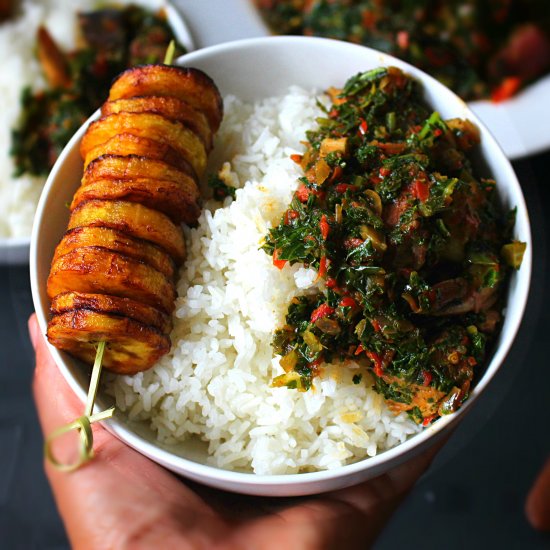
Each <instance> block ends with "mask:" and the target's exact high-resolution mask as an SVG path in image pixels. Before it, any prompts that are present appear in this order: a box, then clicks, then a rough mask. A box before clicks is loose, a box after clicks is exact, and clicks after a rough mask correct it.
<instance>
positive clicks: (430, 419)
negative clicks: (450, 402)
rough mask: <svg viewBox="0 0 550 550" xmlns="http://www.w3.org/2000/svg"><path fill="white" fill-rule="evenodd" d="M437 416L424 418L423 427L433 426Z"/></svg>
mask: <svg viewBox="0 0 550 550" xmlns="http://www.w3.org/2000/svg"><path fill="white" fill-rule="evenodd" d="M436 416H437V415H435V414H432V416H427V417H426V418H424V420H423V422H422V426H427V425H428V424H431V422H432V420H433V419H434V418H435V417H436Z"/></svg>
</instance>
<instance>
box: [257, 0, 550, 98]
mask: <svg viewBox="0 0 550 550" xmlns="http://www.w3.org/2000/svg"><path fill="white" fill-rule="evenodd" d="M255 3H256V5H257V6H258V9H259V10H260V13H261V14H262V15H263V16H264V18H265V20H266V22H267V23H268V25H269V26H270V27H271V29H273V31H274V32H276V33H278V34H303V35H306V36H324V37H328V38H335V39H339V40H347V41H349V42H354V43H357V44H363V45H365V46H369V47H371V48H374V49H377V50H380V51H383V52H386V53H389V54H391V55H394V56H396V57H399V58H400V59H403V60H405V61H407V62H409V63H411V64H412V65H414V66H416V67H419V68H420V69H422V70H424V71H426V72H427V73H429V74H431V75H432V76H434V77H436V78H437V79H438V80H440V81H441V82H442V83H443V84H445V85H446V86H448V87H449V88H451V89H453V90H454V91H455V92H456V93H457V94H458V95H460V96H461V97H462V98H463V99H465V100H467V101H469V100H473V99H480V98H489V97H491V98H492V99H493V101H497V102H498V101H503V100H506V99H508V98H510V97H511V96H513V95H514V94H515V93H517V92H518V90H520V89H521V88H523V87H524V86H525V85H527V84H529V83H530V82H532V81H533V80H536V79H537V78H540V77H541V76H543V75H545V74H547V73H548V72H550V10H549V9H548V0H447V1H445V2H443V1H441V0H415V1H413V2H411V1H410V0H385V1H381V0H255Z"/></svg>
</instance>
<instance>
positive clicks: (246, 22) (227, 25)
mask: <svg viewBox="0 0 550 550" xmlns="http://www.w3.org/2000/svg"><path fill="white" fill-rule="evenodd" d="M174 3H175V4H177V5H178V6H179V7H180V8H181V10H182V12H183V14H184V16H185V18H186V19H187V21H188V23H189V26H190V28H191V31H192V32H193V35H194V37H195V41H196V44H197V48H203V47H205V46H212V45H214V44H219V43H222V42H228V41H230V40H237V39H239V38H253V37H258V36H268V35H269V34H270V31H269V29H268V28H267V27H266V25H265V24H264V22H263V21H262V18H261V17H260V15H259V14H258V12H257V10H256V8H255V7H254V5H253V2H252V0H209V1H208V2H197V0H174ZM207 5H208V8H207ZM469 106H470V107H471V109H472V110H473V111H474V112H475V113H476V114H477V115H478V116H479V118H480V119H481V120H482V121H483V122H484V123H485V125H486V126H487V127H488V128H489V130H490V131H491V133H492V134H493V136H494V137H495V138H496V140H497V141H498V143H499V145H500V146H501V147H502V148H503V149H504V152H505V154H506V156H507V157H508V158H509V159H510V160H516V159H519V158H522V157H525V156H528V155H533V154H535V153H539V152H541V151H544V150H545V149H550V75H549V76H547V77H545V78H543V79H541V80H539V81H538V82H536V83H535V84H533V85H531V86H529V88H527V89H525V90H524V91H523V92H521V93H520V94H519V95H518V96H517V97H515V98H513V99H511V100H509V101H505V102H503V103H498V104H497V103H492V102H491V101H474V102H471V103H470V105H469Z"/></svg>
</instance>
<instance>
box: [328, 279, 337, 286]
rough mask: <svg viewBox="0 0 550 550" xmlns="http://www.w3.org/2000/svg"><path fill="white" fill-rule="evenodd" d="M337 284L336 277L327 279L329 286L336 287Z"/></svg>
mask: <svg viewBox="0 0 550 550" xmlns="http://www.w3.org/2000/svg"><path fill="white" fill-rule="evenodd" d="M337 285H338V283H337V282H336V279H331V278H329V279H327V288H336V286H337Z"/></svg>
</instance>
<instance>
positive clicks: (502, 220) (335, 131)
mask: <svg viewBox="0 0 550 550" xmlns="http://www.w3.org/2000/svg"><path fill="white" fill-rule="evenodd" d="M328 94H329V96H330V98H331V100H332V105H331V107H330V108H329V109H324V111H325V112H326V116H325V117H323V118H320V119H318V121H317V122H318V129H316V130H312V131H310V132H308V133H307V140H308V141H307V149H306V152H305V154H304V155H294V156H293V160H294V161H295V162H297V163H299V164H300V165H301V167H302V169H303V171H304V176H303V177H302V178H301V179H300V185H299V187H298V189H297V191H296V192H295V193H294V196H293V199H292V202H291V203H290V205H289V207H288V209H287V210H286V211H285V213H284V215H283V217H282V220H281V222H280V223H279V225H278V226H276V227H274V228H273V229H271V230H270V231H269V234H268V235H267V236H266V239H265V244H264V245H263V248H264V250H265V251H266V252H267V253H268V254H271V255H273V263H274V265H275V266H276V267H278V268H279V269H284V266H285V265H286V263H287V262H288V263H290V264H294V263H302V264H304V265H305V266H310V267H312V268H314V269H316V270H317V272H318V280H317V283H318V284H317V285H316V290H315V291H314V292H309V293H306V294H304V295H302V296H299V297H297V298H295V299H294V300H293V301H292V303H291V304H290V305H289V306H288V313H287V315H286V324H285V325H284V326H283V327H281V328H280V329H279V330H277V331H276V333H275V335H274V339H273V346H274V349H275V352H276V353H278V354H280V355H281V356H282V358H281V366H282V367H283V369H284V370H285V374H283V375H281V376H279V377H277V378H275V379H274V380H273V385H274V386H287V387H288V388H294V389H298V390H300V391H307V390H308V389H309V388H311V386H312V384H314V383H315V377H316V376H317V375H318V374H319V373H320V371H321V369H322V365H323V363H329V362H330V363H339V364H341V365H342V368H353V369H356V374H355V376H354V379H353V380H354V382H355V383H356V384H373V385H374V387H375V389H376V390H377V391H378V392H379V393H380V394H382V395H383V396H384V398H385V400H386V402H387V404H388V406H389V407H390V409H391V410H392V411H394V412H395V413H398V412H401V411H406V412H407V413H408V414H409V415H410V416H411V418H413V419H414V420H415V421H417V422H419V423H423V424H424V425H428V424H429V423H430V422H431V421H433V420H434V419H436V418H437V417H438V416H440V415H444V414H448V413H450V412H452V411H454V410H456V409H457V408H458V407H460V405H461V404H462V403H463V402H464V400H465V399H466V398H467V397H468V393H469V390H470V387H471V385H472V383H473V382H474V380H475V378H476V375H477V374H478V373H479V371H480V369H481V365H482V363H483V361H484V359H485V356H486V350H487V347H488V343H489V341H490V340H491V339H492V338H493V337H494V336H495V334H496V332H497V329H498V327H499V325H500V321H501V309H502V290H503V287H504V285H505V282H506V277H507V275H508V273H509V272H510V270H511V269H518V268H519V266H520V264H521V260H522V256H523V252H524V250H525V244H524V243H520V242H512V241H511V235H512V229H513V225H514V218H515V212H514V211H511V212H508V213H503V212H501V210H500V209H499V207H498V206H497V202H496V194H497V191H496V183H495V181H493V180H489V179H483V178H478V177H477V176H476V175H475V174H474V172H473V168H472V164H471V162H470V160H469V158H468V153H469V152H470V151H471V150H472V149H473V148H474V147H475V145H477V144H478V143H479V139H480V138H479V132H478V130H477V128H476V127H475V126H474V125H473V124H472V123H471V122H469V121H467V120H461V119H453V120H447V121H443V120H442V119H441V118H440V116H439V114H438V113H437V112H431V110H430V108H429V106H428V105H427V104H426V103H425V101H424V100H423V98H422V90H421V87H420V85H419V83H418V82H416V81H415V80H413V79H412V78H410V77H409V76H407V75H405V74H404V73H403V72H401V71H400V70H399V69H396V68H393V67H390V68H379V69H375V70H373V71H369V72H365V73H362V74H358V75H356V76H354V77H353V78H351V79H350V80H348V82H347V83H346V84H345V86H344V88H343V89H342V90H337V89H330V90H329V91H328Z"/></svg>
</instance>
